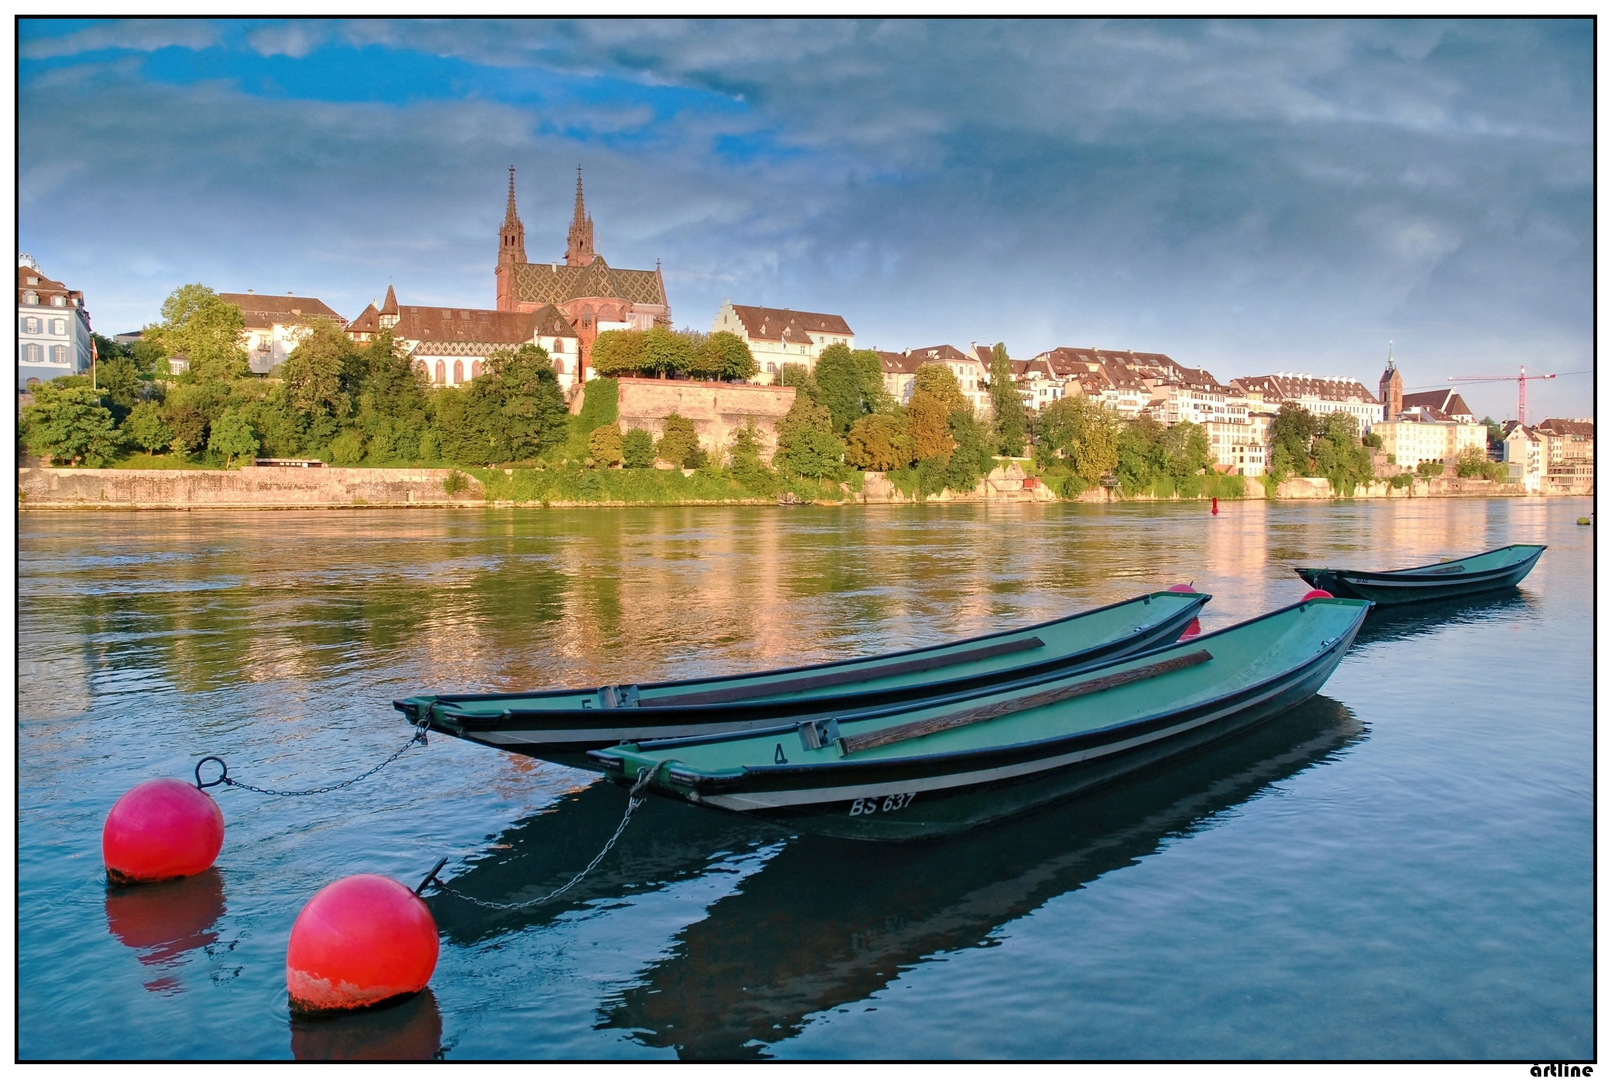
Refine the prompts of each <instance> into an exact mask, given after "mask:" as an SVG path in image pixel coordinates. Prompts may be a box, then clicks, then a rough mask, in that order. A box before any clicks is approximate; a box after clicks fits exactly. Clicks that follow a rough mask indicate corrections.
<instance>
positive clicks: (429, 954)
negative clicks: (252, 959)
mask: <svg viewBox="0 0 1613 1080" xmlns="http://www.w3.org/2000/svg"><path fill="white" fill-rule="evenodd" d="M436 968H437V923H436V920H434V919H433V918H432V917H431V912H430V911H428V910H427V909H426V905H425V903H424V902H422V901H421V899H420V898H419V897H418V896H416V895H415V894H414V893H412V892H410V891H409V889H408V888H407V887H406V886H404V885H400V884H399V883H398V882H396V881H393V880H392V879H391V878H389V877H382V876H381V875H379V874H355V875H353V876H352V877H345V878H342V879H341V880H339V881H334V882H332V883H331V884H329V885H326V886H325V887H324V888H323V889H320V890H319V891H318V892H317V893H315V894H314V897H313V899H312V900H309V901H308V903H307V904H306V905H305V906H304V907H303V909H302V912H301V914H299V915H298V916H297V921H296V922H295V923H294V924H292V927H291V943H290V944H289V945H288V946H287V948H286V991H287V993H288V994H289V995H290V998H291V1007H292V1009H294V1010H296V1011H297V1012H302V1013H330V1012H347V1011H351V1010H354V1009H369V1008H373V1007H375V1006H377V1005H386V1004H389V1003H392V1002H395V1001H401V1000H403V999H405V998H409V997H412V996H413V995H415V994H418V993H419V992H420V991H421V990H424V989H425V988H426V983H428V982H430V981H431V973H432V972H433V971H435V970H436Z"/></svg>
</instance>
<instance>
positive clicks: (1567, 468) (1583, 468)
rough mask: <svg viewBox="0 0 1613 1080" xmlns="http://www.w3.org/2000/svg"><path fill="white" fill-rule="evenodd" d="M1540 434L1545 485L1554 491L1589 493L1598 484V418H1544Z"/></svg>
mask: <svg viewBox="0 0 1613 1080" xmlns="http://www.w3.org/2000/svg"><path fill="white" fill-rule="evenodd" d="M1535 434H1536V435H1538V436H1539V437H1540V441H1541V452H1542V458H1543V467H1544V473H1545V485H1546V487H1547V488H1549V489H1550V490H1551V491H1554V492H1563V493H1567V494H1573V495H1586V494H1589V493H1590V492H1591V491H1592V490H1593V489H1594V487H1595V484H1596V422H1595V421H1594V420H1590V419H1579V420H1560V419H1550V420H1542V421H1541V422H1540V423H1539V424H1537V425H1536V426H1535Z"/></svg>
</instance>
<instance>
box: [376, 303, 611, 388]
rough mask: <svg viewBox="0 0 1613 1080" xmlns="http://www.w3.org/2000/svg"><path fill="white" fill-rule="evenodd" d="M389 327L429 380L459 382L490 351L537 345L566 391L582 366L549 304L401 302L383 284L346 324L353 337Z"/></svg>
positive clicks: (571, 333)
mask: <svg viewBox="0 0 1613 1080" xmlns="http://www.w3.org/2000/svg"><path fill="white" fill-rule="evenodd" d="M382 332H390V333H391V334H392V339H393V340H394V341H395V342H397V344H398V348H399V349H400V350H401V351H402V353H403V355H405V356H407V357H408V358H409V360H410V362H411V363H413V364H414V367H415V370H417V371H419V372H421V373H422V374H423V375H425V376H426V378H427V379H428V380H429V381H430V382H431V383H432V385H434V386H459V385H460V384H462V383H466V382H469V381H470V380H471V379H474V378H476V376H478V375H480V374H481V373H482V371H483V370H484V368H485V367H486V364H487V359H488V357H489V356H491V355H492V354H493V353H495V352H500V351H513V350H515V349H518V348H520V347H521V346H523V345H537V346H540V347H541V348H543V349H544V350H545V351H546V352H547V353H548V354H549V360H550V362H551V363H552V364H553V365H554V370H555V375H556V376H557V377H558V378H559V380H560V388H561V390H563V391H570V390H571V388H572V387H573V386H575V385H576V383H577V376H578V372H579V369H580V368H581V366H582V360H581V342H580V340H579V338H578V335H577V332H576V331H575V330H574V329H572V326H571V323H570V322H569V321H568V320H567V319H566V317H565V316H564V315H563V314H561V312H560V310H559V309H558V308H556V307H554V305H552V304H551V305H546V306H544V307H542V308H539V309H538V310H536V311H498V310H496V309H495V310H492V311H489V310H486V309H480V308H447V307H417V306H415V305H409V306H401V305H399V304H398V298H397V294H396V292H394V291H393V288H392V286H390V285H388V286H387V290H386V301H385V302H384V303H383V304H382V305H381V306H380V308H377V307H376V306H375V305H374V304H373V303H372V304H370V305H369V306H368V307H366V308H365V309H364V310H363V311H362V312H361V313H360V314H359V316H358V318H356V319H354V320H353V321H352V322H351V323H348V325H347V334H348V336H349V337H351V338H352V339H353V340H354V341H356V342H359V343H361V344H362V343H365V342H369V341H373V340H375V338H376V337H377V336H378V335H379V334H381V333H382Z"/></svg>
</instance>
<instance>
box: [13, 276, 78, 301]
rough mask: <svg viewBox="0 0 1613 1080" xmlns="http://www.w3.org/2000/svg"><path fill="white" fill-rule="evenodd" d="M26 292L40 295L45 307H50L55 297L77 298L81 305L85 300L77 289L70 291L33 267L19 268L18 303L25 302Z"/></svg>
mask: <svg viewBox="0 0 1613 1080" xmlns="http://www.w3.org/2000/svg"><path fill="white" fill-rule="evenodd" d="M30 278H32V279H33V281H32V282H30V281H29V279H30ZM25 292H34V293H38V294H39V301H40V303H41V305H43V306H45V307H49V306H50V298H51V297H53V296H65V297H67V298H68V299H75V298H76V299H78V300H79V301H80V302H81V303H82V302H83V299H84V294H83V293H81V292H79V291H78V290H77V289H69V288H68V287H67V286H66V285H63V284H62V283H61V282H59V281H52V280H51V279H50V278H48V277H46V276H45V275H44V274H41V273H40V272H39V271H38V270H35V269H34V268H33V267H31V266H19V267H17V303H19V304H20V303H22V302H23V300H22V294H23V293H25Z"/></svg>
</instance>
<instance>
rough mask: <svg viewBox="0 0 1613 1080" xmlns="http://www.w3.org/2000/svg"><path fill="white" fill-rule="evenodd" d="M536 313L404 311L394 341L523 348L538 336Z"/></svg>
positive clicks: (484, 310)
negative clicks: (535, 322) (470, 343)
mask: <svg viewBox="0 0 1613 1080" xmlns="http://www.w3.org/2000/svg"><path fill="white" fill-rule="evenodd" d="M535 314H537V313H536V312H526V311H489V310H486V309H481V308H443V307H412V306H410V307H402V308H399V309H398V324H397V326H395V327H393V328H392V333H393V336H394V337H397V338H398V339H400V340H405V341H431V342H442V341H465V342H481V343H486V342H496V343H498V344H499V345H500V346H509V345H524V344H526V343H527V342H529V341H531V340H532V338H533V337H534V336H535V333H536V331H535V329H534V323H533V316H534V315H535Z"/></svg>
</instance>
